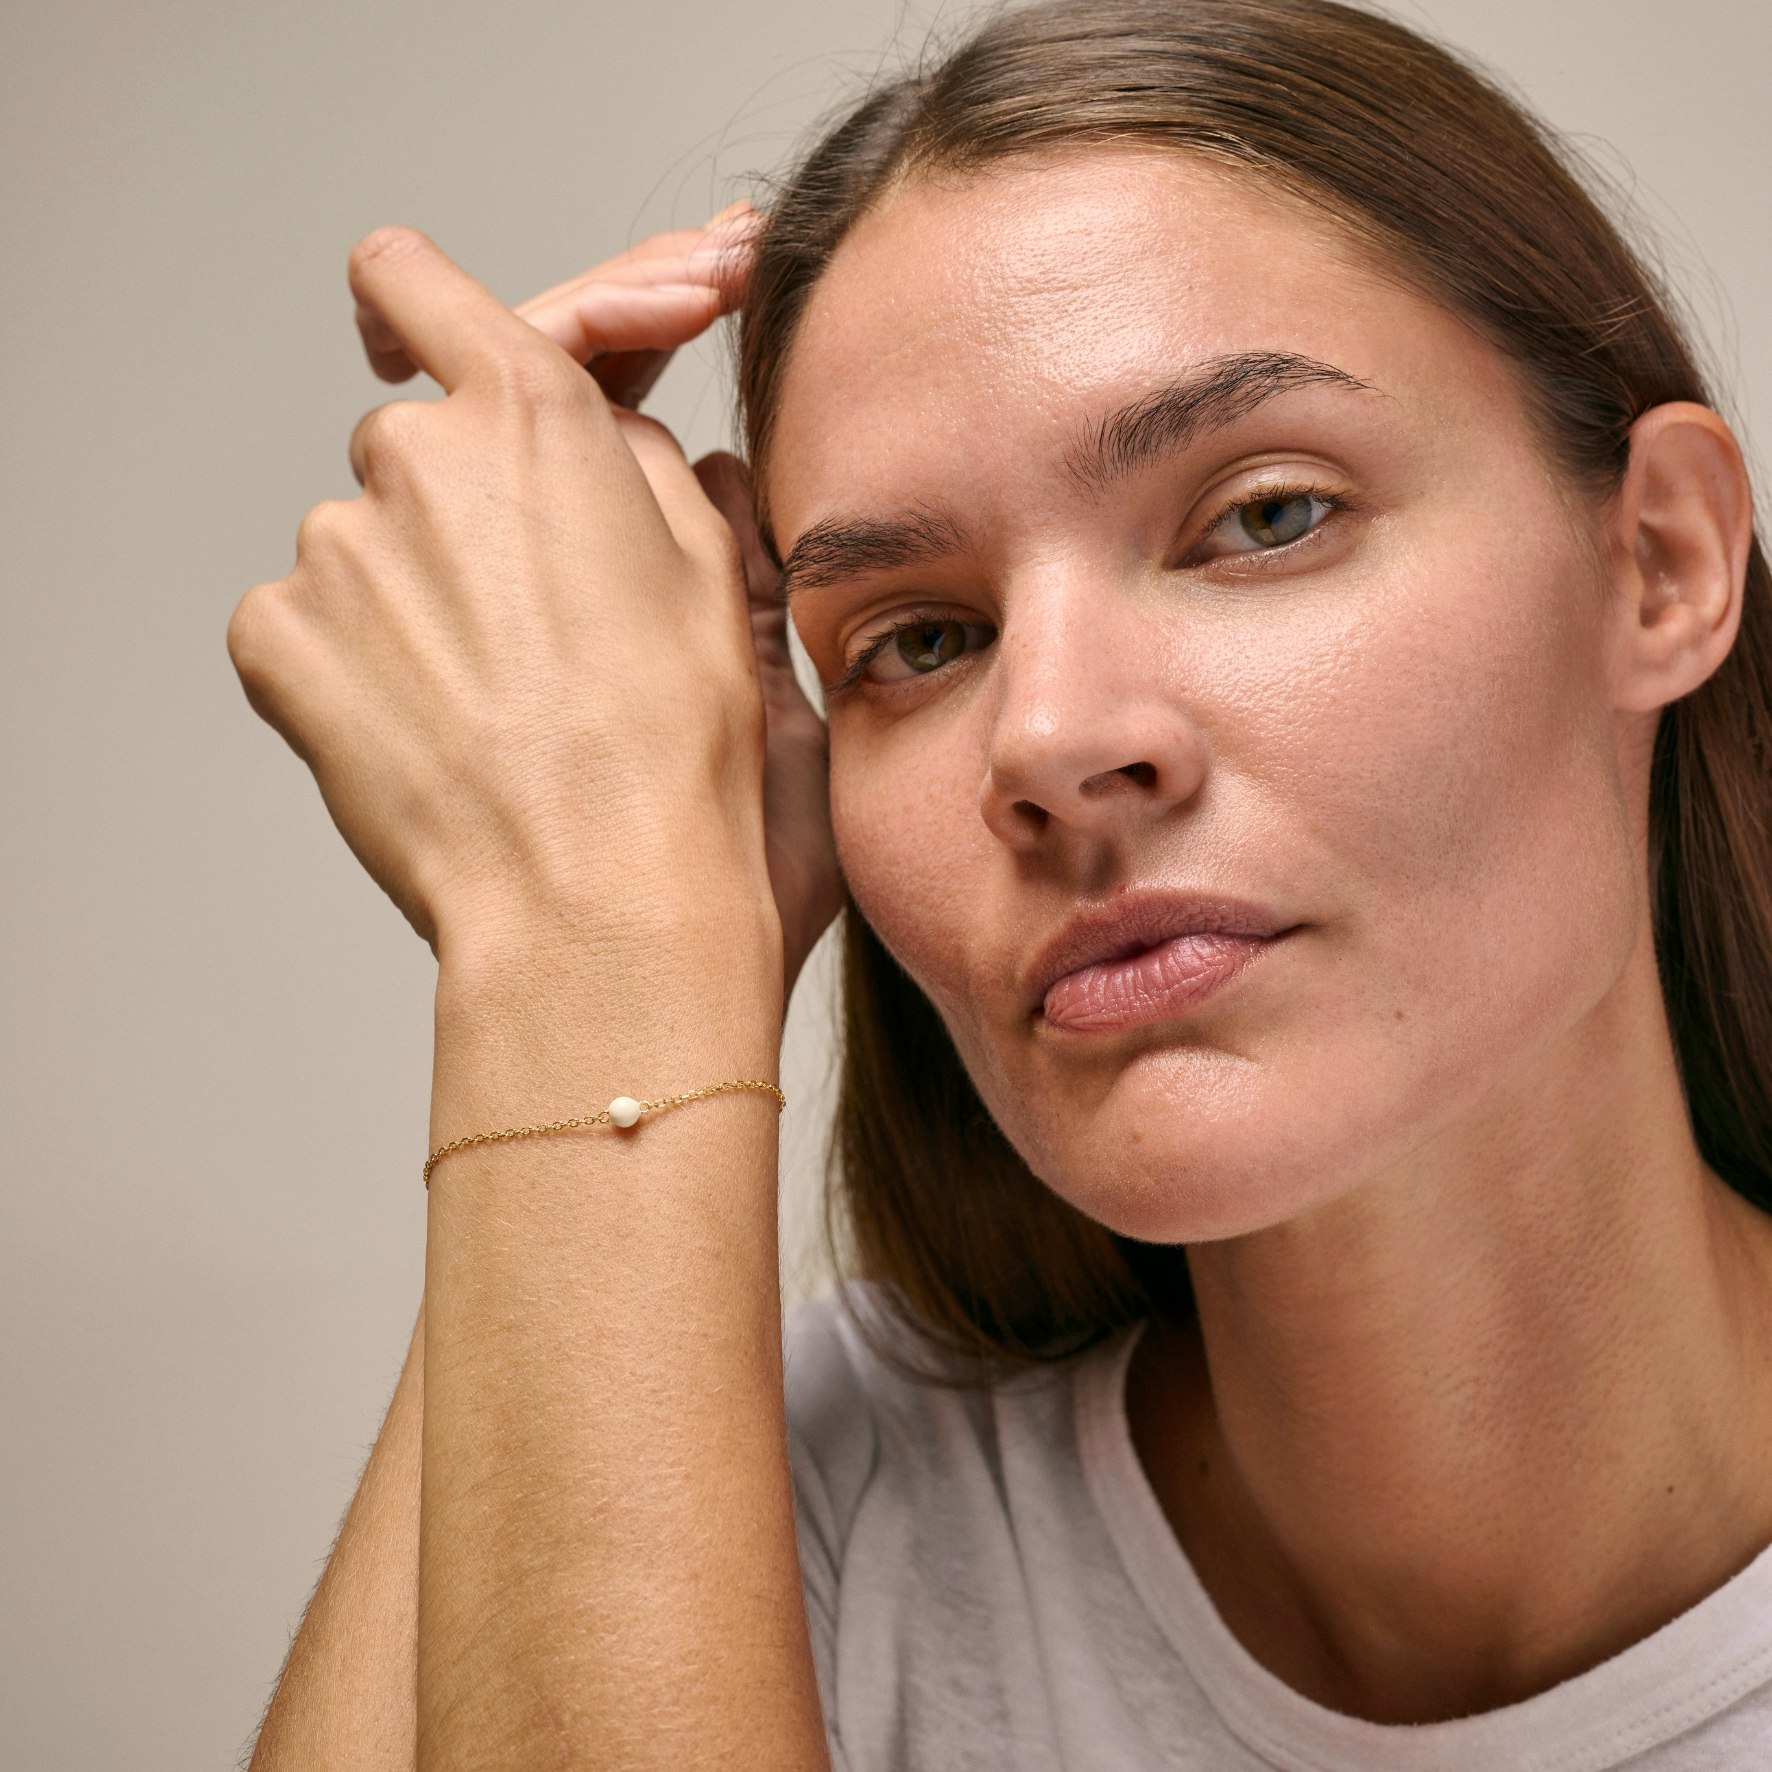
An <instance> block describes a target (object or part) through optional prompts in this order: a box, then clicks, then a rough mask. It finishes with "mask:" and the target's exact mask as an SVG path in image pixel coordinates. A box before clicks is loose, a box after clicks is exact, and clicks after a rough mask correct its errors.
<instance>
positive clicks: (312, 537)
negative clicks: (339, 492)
mask: <svg viewBox="0 0 1772 1772" xmlns="http://www.w3.org/2000/svg"><path fill="white" fill-rule="evenodd" d="M350 509H351V506H350V502H349V501H348V500H346V499H342V498H328V499H322V500H321V502H320V503H319V504H317V505H314V506H312V507H311V508H310V509H309V510H308V511H307V512H306V514H305V515H304V516H303V517H302V520H301V522H300V523H299V524H297V525H296V531H295V552H296V558H297V559H308V558H311V557H312V556H313V555H315V554H324V553H328V552H330V551H333V550H335V549H337V548H338V546H339V544H340V542H341V541H342V539H343V535H344V531H345V524H346V518H347V516H348V514H349V512H350Z"/></svg>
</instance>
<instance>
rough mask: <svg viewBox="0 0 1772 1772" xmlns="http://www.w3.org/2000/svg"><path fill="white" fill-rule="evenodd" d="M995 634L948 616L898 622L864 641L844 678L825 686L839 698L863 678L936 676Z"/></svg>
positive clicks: (872, 680)
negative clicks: (938, 672)
mask: <svg viewBox="0 0 1772 1772" xmlns="http://www.w3.org/2000/svg"><path fill="white" fill-rule="evenodd" d="M992 632H993V630H992V629H991V628H988V627H985V626H983V625H981V624H980V623H977V622H969V621H955V620H953V619H952V618H951V617H946V616H924V617H919V618H917V619H916V620H913V621H902V622H895V623H894V624H893V625H892V626H890V627H887V628H883V629H881V630H880V631H879V632H878V633H876V634H874V635H873V636H872V637H871V638H870V639H868V640H867V641H866V642H865V644H864V645H863V646H862V649H861V651H860V652H858V653H857V654H856V655H855V658H854V659H853V660H852V661H851V663H850V664H849V666H848V668H847V669H846V670H845V671H844V672H843V674H842V676H841V677H839V678H838V679H837V681H836V682H835V683H832V684H829V685H827V686H826V688H825V694H826V695H827V696H830V695H840V694H841V693H842V692H843V691H844V690H845V689H849V688H851V687H853V685H854V684H856V683H857V682H859V681H860V680H861V679H862V677H863V676H864V675H865V676H866V678H867V680H868V681H869V682H870V683H904V682H908V681H910V680H911V679H912V678H914V677H928V676H933V675H934V674H935V672H937V671H939V670H942V669H943V668H944V667H946V666H947V665H949V664H951V663H953V661H954V660H955V659H956V658H960V657H963V656H964V655H965V653H966V652H967V651H968V650H971V651H977V650H978V649H979V648H980V647H981V646H985V645H988V644H989V643H990V639H991V635H992Z"/></svg>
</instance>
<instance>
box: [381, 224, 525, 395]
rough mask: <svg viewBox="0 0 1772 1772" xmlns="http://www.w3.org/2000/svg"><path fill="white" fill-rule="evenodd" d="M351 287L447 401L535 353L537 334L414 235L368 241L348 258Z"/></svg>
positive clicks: (387, 231) (400, 231)
mask: <svg viewBox="0 0 1772 1772" xmlns="http://www.w3.org/2000/svg"><path fill="white" fill-rule="evenodd" d="M350 281H351V291H352V293H353V294H354V295H355V296H356V298H357V301H358V303H359V305H360V306H362V307H364V308H367V309H369V310H370V312H371V314H372V315H374V316H375V317H376V319H377V320H379V321H380V322H381V323H384V324H385V325H386V327H387V328H388V330H389V332H390V333H391V334H392V336H393V337H394V339H395V340H397V341H398V344H399V346H400V348H401V349H403V350H404V351H405V353H406V355H407V356H408V357H409V358H411V360H412V361H413V362H414V363H416V364H417V365H418V367H419V368H420V369H422V370H423V371H424V372H425V373H426V374H427V375H428V376H430V377H431V378H432V379H433V380H434V381H436V382H437V383H438V384H439V385H440V386H441V387H442V388H443V389H444V391H445V392H446V393H452V392H454V390H455V389H456V388H458V387H460V386H461V385H462V383H463V382H465V381H467V380H469V379H470V378H471V377H476V376H480V375H484V374H486V373H487V372H488V371H489V370H490V369H491V368H492V367H493V366H495V365H498V364H501V363H505V362H508V361H510V360H511V359H512V358H514V357H518V356H522V355H524V354H528V353H533V352H534V351H535V350H536V348H537V343H538V341H537V339H536V332H535V328H534V327H532V326H530V325H528V324H527V323H526V322H524V321H523V320H521V319H519V318H518V316H517V315H515V314H514V313H512V312H511V310H510V309H509V308H507V307H506V306H505V305H504V303H503V302H501V301H500V300H499V299H498V298H497V297H496V296H495V295H493V293H492V292H491V291H490V290H489V289H487V288H485V287H484V286H483V285H482V284H480V283H477V282H476V281H475V280H474V279H473V278H472V277H470V276H469V275H468V273H467V272H466V271H464V270H463V269H462V268H461V266H460V265H458V264H456V263H455V262H454V260H452V259H451V258H449V257H448V255H447V254H446V253H444V252H443V251H442V250H441V249H440V248H439V247H438V246H436V245H435V244H434V243H433V242H432V241H430V240H428V239H427V238H426V237H425V236H424V235H423V234H421V233H419V232H418V231H417V229H415V228H378V229H376V231H375V232H374V233H372V234H368V235H365V236H364V238H363V239H362V240H360V241H358V243H357V245H356V246H355V247H354V248H353V249H352V251H351V260H350ZM379 336H383V337H385V336H386V335H379ZM365 342H369V338H368V334H367V333H366V335H365ZM384 355H385V353H384Z"/></svg>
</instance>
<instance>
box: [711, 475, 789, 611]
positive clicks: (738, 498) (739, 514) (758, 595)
mask: <svg viewBox="0 0 1772 1772" xmlns="http://www.w3.org/2000/svg"><path fill="white" fill-rule="evenodd" d="M695 478H696V480H697V481H698V482H699V483H700V485H701V489H702V491H703V492H705V493H706V494H707V496H708V501H709V503H711V504H712V505H713V507H714V509H715V510H717V511H718V512H719V513H720V515H721V516H722V517H724V518H725V519H726V523H727V526H728V527H729V528H730V529H731V531H732V533H733V535H734V536H735V537H736V538H737V541H738V551H739V557H740V558H741V559H742V560H743V562H744V579H745V590H746V591H747V593H748V594H749V596H750V599H751V601H752V602H753V603H760V604H764V605H767V606H772V607H776V608H779V607H780V606H781V595H780V585H781V574H780V573H779V572H778V571H777V570H776V567H775V563H774V562H773V561H772V560H771V559H770V558H769V551H768V549H767V548H765V547H764V546H763V537H762V535H761V534H760V533H759V532H758V529H757V514H756V508H755V506H754V504H753V503H752V500H751V476H750V471H749V470H748V469H747V468H746V467H745V465H744V463H743V462H742V461H740V460H739V459H738V457H737V456H736V455H731V454H728V453H727V452H726V451H725V450H723V449H721V450H716V451H715V452H714V453H713V454H712V455H704V456H703V457H702V458H701V460H700V461H698V462H697V463H696V464H695Z"/></svg>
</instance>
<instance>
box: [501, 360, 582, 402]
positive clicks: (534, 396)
mask: <svg viewBox="0 0 1772 1772" xmlns="http://www.w3.org/2000/svg"><path fill="white" fill-rule="evenodd" d="M588 379H589V378H588V377H587V376H586V375H585V373H584V371H583V370H582V369H580V368H578V366H577V365H576V364H575V363H573V361H572V359H571V358H570V357H568V356H567V355H566V354H565V352H563V351H553V352H551V353H550V352H544V351H506V352H504V353H502V354H501V355H500V356H499V357H498V358H497V359H496V360H495V361H494V362H493V364H492V366H491V369H490V371H489V374H488V380H489V381H490V383H491V385H492V387H493V388H494V389H495V390H496V392H497V393H498V395H499V397H500V398H501V399H503V400H506V401H509V402H510V403H512V404H513V405H519V406H527V407H531V408H549V409H551V408H554V407H559V406H565V405H568V404H570V403H571V402H573V401H575V400H579V399H582V398H583V397H584V388H583V386H582V385H581V384H582V383H584V382H586V381H587V380H588Z"/></svg>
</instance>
